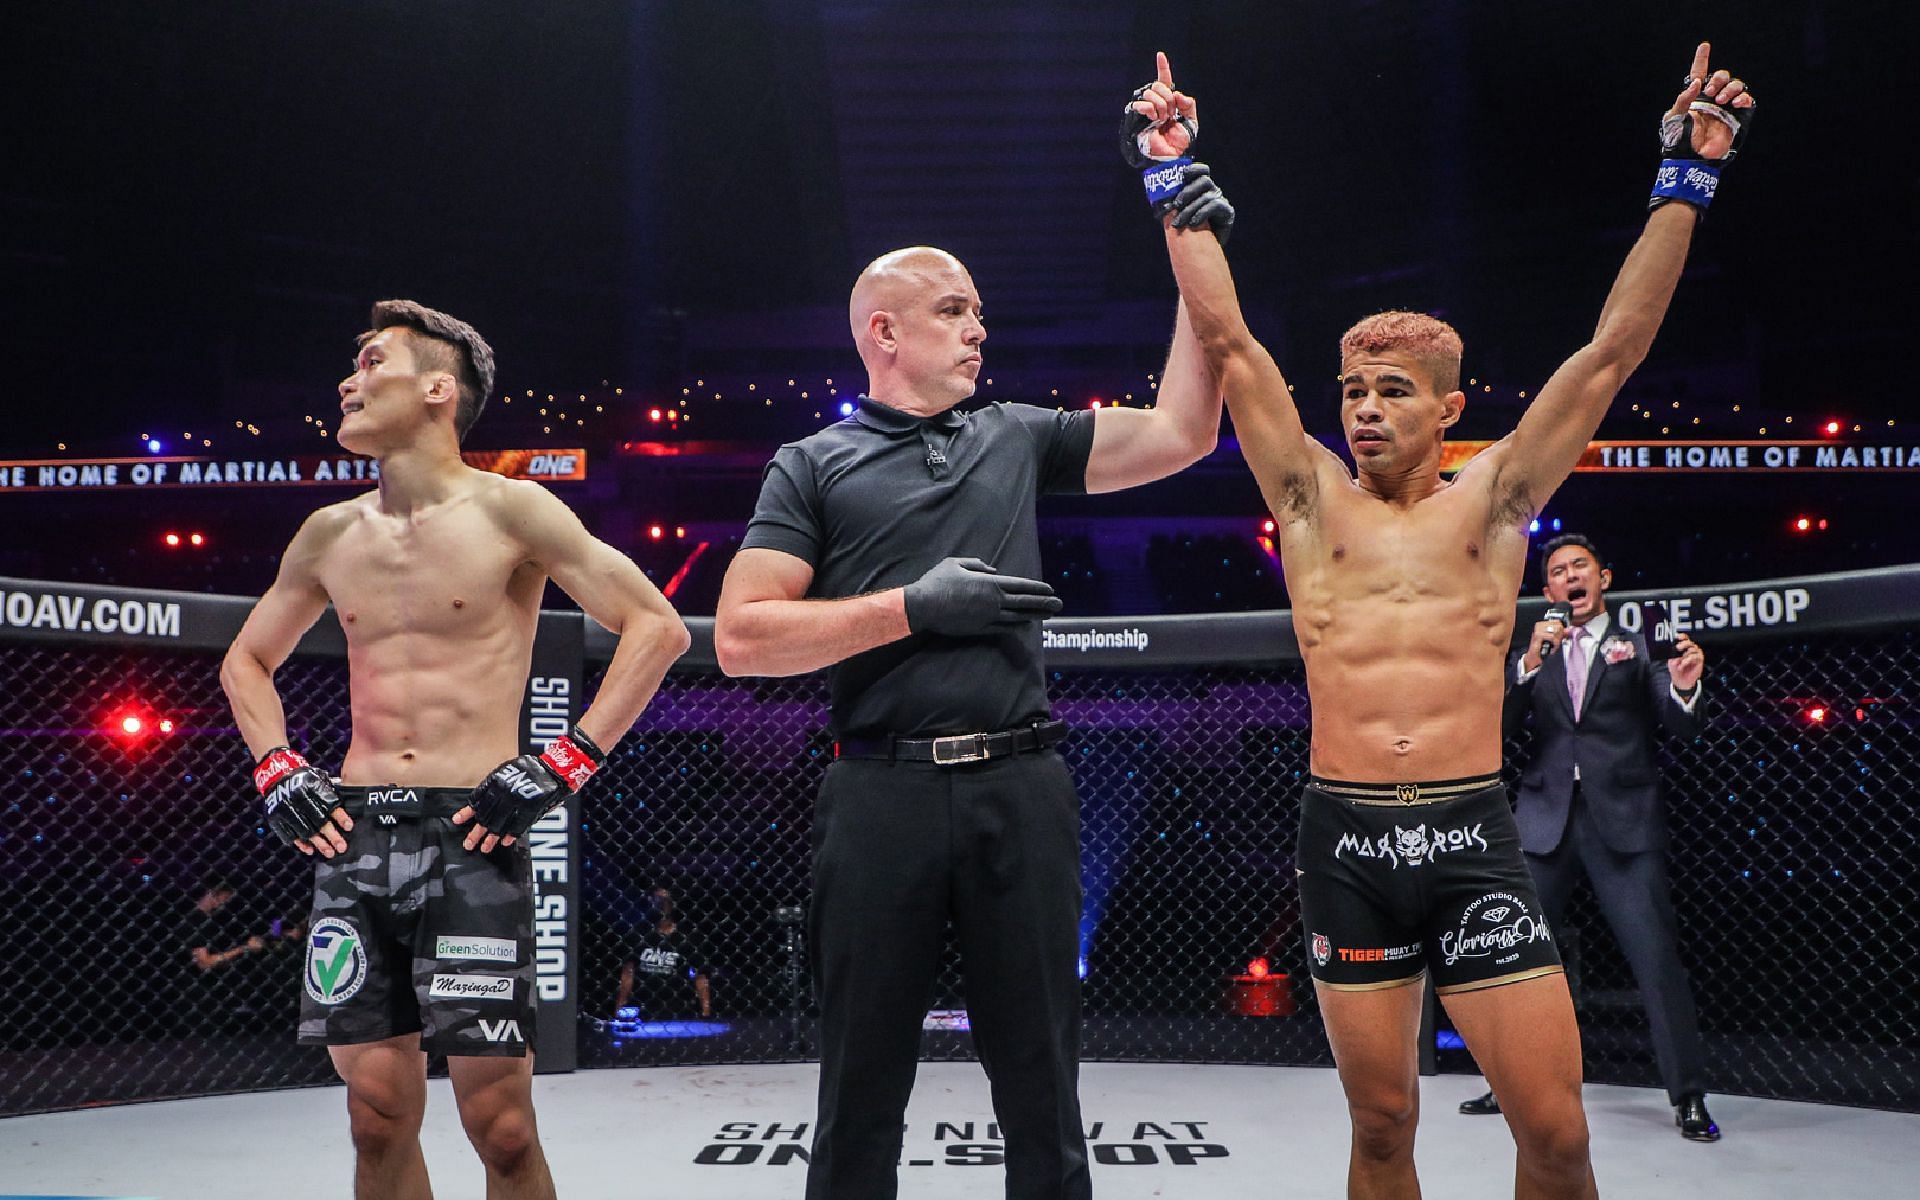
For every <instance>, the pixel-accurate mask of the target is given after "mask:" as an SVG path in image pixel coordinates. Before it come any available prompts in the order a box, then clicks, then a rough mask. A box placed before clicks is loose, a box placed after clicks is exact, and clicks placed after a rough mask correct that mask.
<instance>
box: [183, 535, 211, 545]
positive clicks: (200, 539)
mask: <svg viewBox="0 0 1920 1200" xmlns="http://www.w3.org/2000/svg"><path fill="white" fill-rule="evenodd" d="M187 541H189V542H191V543H192V544H193V545H196V546H204V545H206V544H207V537H206V535H205V534H202V533H192V534H188V535H187Z"/></svg>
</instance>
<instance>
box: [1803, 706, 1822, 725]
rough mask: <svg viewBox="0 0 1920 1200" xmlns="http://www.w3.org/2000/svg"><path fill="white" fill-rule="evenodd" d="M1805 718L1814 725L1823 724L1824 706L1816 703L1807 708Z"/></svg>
mask: <svg viewBox="0 0 1920 1200" xmlns="http://www.w3.org/2000/svg"><path fill="white" fill-rule="evenodd" d="M1807 720H1808V721H1809V722H1811V723H1812V724H1815V725H1824V724H1825V723H1826V720H1827V710H1826V708H1825V707H1823V706H1821V705H1818V704H1816V705H1814V706H1813V707H1812V708H1810V709H1808V710H1807Z"/></svg>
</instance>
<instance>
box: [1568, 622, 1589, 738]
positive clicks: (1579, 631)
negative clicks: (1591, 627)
mask: <svg viewBox="0 0 1920 1200" xmlns="http://www.w3.org/2000/svg"><path fill="white" fill-rule="evenodd" d="M1585 636H1587V627H1586V626H1584V625H1575V626H1574V627H1573V630H1572V632H1570V633H1568V634H1567V695H1568V696H1570V697H1572V698H1573V719H1574V720H1576V721H1578V720H1579V719H1580V704H1581V702H1582V701H1584V700H1585V699H1586V698H1587V656H1586V655H1585V654H1584V653H1583V652H1582V651H1581V649H1580V639H1581V638H1583V637H1585Z"/></svg>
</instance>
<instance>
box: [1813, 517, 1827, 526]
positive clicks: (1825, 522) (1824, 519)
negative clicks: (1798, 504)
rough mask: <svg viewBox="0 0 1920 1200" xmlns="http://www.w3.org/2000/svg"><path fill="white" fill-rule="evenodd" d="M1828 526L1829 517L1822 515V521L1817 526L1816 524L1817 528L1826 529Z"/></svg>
mask: <svg viewBox="0 0 1920 1200" xmlns="http://www.w3.org/2000/svg"><path fill="white" fill-rule="evenodd" d="M1826 527H1827V519H1826V518H1825V517H1821V518H1820V523H1819V524H1818V525H1817V526H1815V528H1817V529H1825V528H1826Z"/></svg>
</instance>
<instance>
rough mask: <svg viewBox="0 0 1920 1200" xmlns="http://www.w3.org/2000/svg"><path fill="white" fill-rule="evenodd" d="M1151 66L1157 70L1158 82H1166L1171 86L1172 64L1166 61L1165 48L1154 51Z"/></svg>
mask: <svg viewBox="0 0 1920 1200" xmlns="http://www.w3.org/2000/svg"><path fill="white" fill-rule="evenodd" d="M1153 66H1154V70H1156V71H1157V72H1159V75H1160V82H1161V83H1164V84H1166V85H1167V86H1168V87H1172V86H1173V64H1172V63H1170V62H1168V61H1167V52H1166V51H1165V50H1156V51H1154V54H1153Z"/></svg>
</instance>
